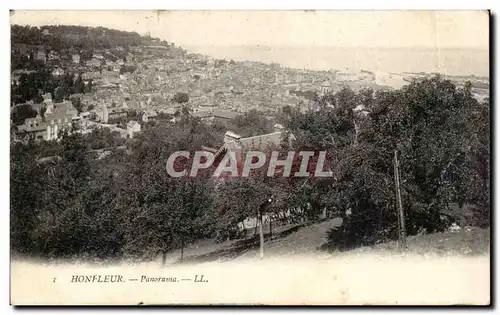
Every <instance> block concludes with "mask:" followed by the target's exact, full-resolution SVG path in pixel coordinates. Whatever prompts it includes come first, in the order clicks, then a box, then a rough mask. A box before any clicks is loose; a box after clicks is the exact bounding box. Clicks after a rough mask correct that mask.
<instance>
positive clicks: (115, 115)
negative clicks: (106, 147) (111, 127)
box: [108, 108, 128, 122]
mask: <svg viewBox="0 0 500 315" xmlns="http://www.w3.org/2000/svg"><path fill="white" fill-rule="evenodd" d="M127 117H128V112H127V111H126V110H125V109H123V108H111V109H109V111H108V122H118V121H123V120H126V119H127Z"/></svg>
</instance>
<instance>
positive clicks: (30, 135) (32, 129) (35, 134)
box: [16, 116, 50, 141]
mask: <svg viewBox="0 0 500 315" xmlns="http://www.w3.org/2000/svg"><path fill="white" fill-rule="evenodd" d="M16 137H17V138H18V139H20V140H22V141H28V140H30V139H32V140H37V141H39V140H49V139H50V131H47V124H46V123H45V122H44V121H43V120H42V118H41V117H40V116H37V117H34V118H26V119H25V120H24V123H23V124H22V125H19V126H17V132H16Z"/></svg>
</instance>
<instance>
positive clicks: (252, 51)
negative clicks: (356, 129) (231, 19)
mask: <svg viewBox="0 0 500 315" xmlns="http://www.w3.org/2000/svg"><path fill="white" fill-rule="evenodd" d="M186 48H187V50H188V51H190V52H195V53H200V54H204V55H208V56H211V57H214V58H224V59H228V60H229V59H233V60H235V61H244V60H247V61H259V62H264V63H279V64H281V65H284V66H287V67H290V68H297V69H310V70H368V71H372V72H387V73H403V72H412V73H419V72H424V73H441V74H444V75H457V76H470V75H475V76H481V77H489V51H488V50H481V49H458V48H456V49H455V48H454V49H449V48H447V49H437V48H421V47H414V48H407V47H405V48H364V47H321V46H308V47H291V46H289V47H271V46H261V45H255V46H253V45H248V46H236V45H235V46H217V45H213V46H191V47H189V46H188V47H186Z"/></svg>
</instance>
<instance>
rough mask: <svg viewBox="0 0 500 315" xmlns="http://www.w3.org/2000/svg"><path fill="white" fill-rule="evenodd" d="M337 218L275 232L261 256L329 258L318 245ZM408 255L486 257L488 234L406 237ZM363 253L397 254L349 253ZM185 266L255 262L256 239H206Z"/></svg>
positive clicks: (190, 251)
mask: <svg viewBox="0 0 500 315" xmlns="http://www.w3.org/2000/svg"><path fill="white" fill-rule="evenodd" d="M339 223H340V222H339V220H338V219H332V220H326V221H323V222H319V223H314V224H310V225H306V226H297V227H294V228H291V229H288V230H284V231H281V232H280V231H278V232H277V233H275V235H274V236H273V237H269V236H267V239H266V242H265V256H266V257H268V258H277V257H290V256H301V255H308V256H315V255H319V256H331V255H336V254H338V253H335V252H331V253H328V252H325V251H322V250H320V249H319V248H320V246H321V245H323V244H325V243H326V241H327V240H326V232H327V231H328V230H329V229H330V228H332V227H333V226H337V225H339ZM407 245H408V250H407V252H408V253H411V254H417V255H464V256H472V255H488V254H489V249H490V231H489V229H480V228H475V227H471V228H468V227H467V228H463V229H461V230H460V231H457V232H443V233H435V234H428V235H418V236H410V237H408V238H407ZM364 252H374V253H375V252H383V253H388V254H390V253H398V246H397V242H388V243H382V244H377V245H375V246H370V247H368V246H365V247H360V248H356V249H354V250H352V251H350V253H352V254H358V253H364ZM184 254H185V257H184V258H185V259H184V262H185V263H199V262H211V261H232V260H246V259H255V258H257V257H258V255H259V240H258V236H257V237H255V238H251V239H247V240H240V241H230V242H225V243H221V244H215V243H214V242H211V241H209V240H207V241H204V243H195V244H193V245H191V246H189V247H188V248H186V250H185V251H184ZM178 258H179V255H178V253H177V252H175V253H172V255H171V256H170V259H169V262H171V263H173V262H175V261H176V260H178Z"/></svg>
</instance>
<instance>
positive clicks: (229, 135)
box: [224, 131, 241, 142]
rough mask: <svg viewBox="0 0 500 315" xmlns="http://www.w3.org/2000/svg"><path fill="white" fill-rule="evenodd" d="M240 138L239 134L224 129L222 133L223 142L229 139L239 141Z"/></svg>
mask: <svg viewBox="0 0 500 315" xmlns="http://www.w3.org/2000/svg"><path fill="white" fill-rule="evenodd" d="M240 139H241V136H240V135H238V134H235V133H234V132H232V131H226V133H225V134H224V142H229V141H235V142H237V141H239V140H240Z"/></svg>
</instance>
